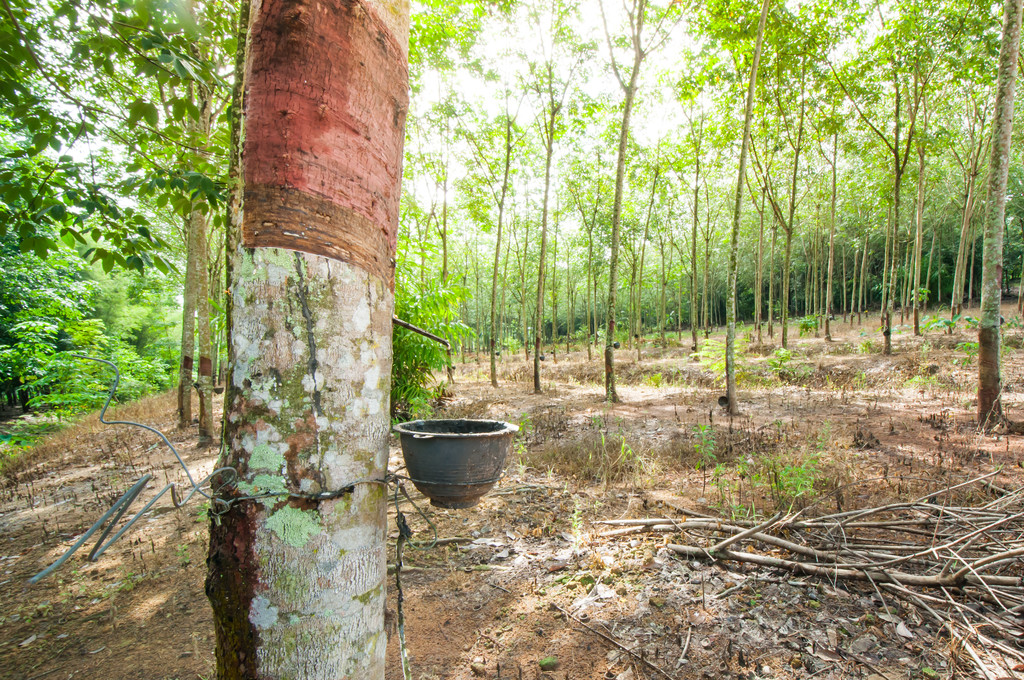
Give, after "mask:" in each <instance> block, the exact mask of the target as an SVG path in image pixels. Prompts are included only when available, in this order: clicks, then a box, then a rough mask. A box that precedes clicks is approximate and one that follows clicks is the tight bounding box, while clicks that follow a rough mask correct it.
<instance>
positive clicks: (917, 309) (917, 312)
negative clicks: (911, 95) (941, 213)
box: [911, 101, 929, 336]
mask: <svg viewBox="0 0 1024 680" xmlns="http://www.w3.org/2000/svg"><path fill="white" fill-rule="evenodd" d="M921 113H922V118H921V139H922V140H923V139H924V138H925V136H926V134H927V130H928V113H929V112H928V106H927V101H922V102H921ZM924 158H925V145H924V142H923V141H921V142H918V145H917V207H916V220H915V225H914V227H915V231H914V286H913V290H912V291H911V294H912V296H913V297H912V299H913V302H914V335H918V336H919V335H921V257H922V255H923V254H924V253H923V249H924V186H925V182H924ZM927 285H928V282H927V281H925V286H927Z"/></svg>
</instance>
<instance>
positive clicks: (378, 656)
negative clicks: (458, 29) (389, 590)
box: [206, 0, 409, 680]
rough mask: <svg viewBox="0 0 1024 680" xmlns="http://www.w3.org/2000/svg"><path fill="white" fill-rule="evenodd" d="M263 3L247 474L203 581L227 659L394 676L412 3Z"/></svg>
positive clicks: (240, 388)
mask: <svg viewBox="0 0 1024 680" xmlns="http://www.w3.org/2000/svg"><path fill="white" fill-rule="evenodd" d="M253 12H254V16H253V23H252V30H251V36H252V37H251V52H250V55H249V58H248V62H247V63H248V65H247V68H246V88H247V93H246V119H245V127H246V130H247V133H246V138H245V155H244V159H245V160H244V168H243V174H244V182H245V194H244V216H243V220H242V224H243V228H242V234H241V237H240V239H239V240H238V241H239V242H238V248H237V249H236V250H235V251H234V252H233V253H232V254H231V257H232V259H233V262H232V267H231V272H232V274H231V280H230V282H229V285H230V288H231V292H232V297H233V300H232V327H231V329H230V351H231V355H232V361H231V379H230V382H229V385H228V395H227V399H226V404H227V405H226V409H225V411H226V416H225V429H226V450H225V453H224V454H223V456H222V459H221V460H220V461H219V464H220V465H221V466H231V467H233V468H234V469H235V470H236V471H237V473H238V474H237V480H236V481H235V482H234V483H232V484H230V486H228V487H226V488H223V489H222V490H221V491H220V492H219V495H220V499H219V500H218V501H216V502H214V504H213V507H212V508H211V510H212V512H213V513H215V514H214V517H215V520H214V521H213V523H212V526H211V536H210V552H209V557H208V567H209V571H208V575H207V582H206V591H207V594H208V596H209V598H210V603H211V605H212V607H213V618H214V625H215V630H216V635H217V642H216V657H217V674H218V677H219V678H294V679H295V680H310V679H314V678H315V679H324V680H326V679H328V678H331V679H333V678H366V679H369V680H383V678H384V670H385V649H386V646H387V640H386V636H385V632H384V603H385V584H384V579H385V576H386V562H385V555H386V551H385V538H386V519H387V514H386V490H385V486H384V485H383V483H382V482H383V476H384V472H385V469H386V464H387V457H388V446H387V436H388V429H389V419H388V392H389V387H388V385H389V381H388V377H389V375H390V369H391V317H392V312H393V307H394V293H393V274H394V272H393V269H392V259H391V258H392V255H393V253H394V247H395V235H396V231H397V222H398V204H399V187H400V179H401V161H402V142H403V138H404V124H405V112H406V108H407V101H408V100H407V91H408V75H407V67H406V62H407V41H408V21H409V19H408V5H402V4H398V5H397V6H384V5H381V4H380V3H378V2H372V1H364V2H342V1H339V0H328V1H326V2H320V3H317V4H310V3H308V0H264V2H262V3H260V4H256V5H254V6H253ZM224 477H225V475H222V479H221V480H220V483H221V484H223V483H226V482H230V481H231V480H230V479H224ZM216 487H217V484H215V488H216ZM254 496H255V497H254ZM225 502H227V503H230V506H228V507H225V504H224V503H225Z"/></svg>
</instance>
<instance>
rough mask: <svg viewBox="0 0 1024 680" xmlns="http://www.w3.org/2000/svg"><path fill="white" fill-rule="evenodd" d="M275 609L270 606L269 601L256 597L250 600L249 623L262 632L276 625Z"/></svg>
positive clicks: (259, 596)
mask: <svg viewBox="0 0 1024 680" xmlns="http://www.w3.org/2000/svg"><path fill="white" fill-rule="evenodd" d="M277 620H278V617H277V607H275V606H274V605H272V604H270V600H268V599H267V598H265V597H263V596H261V595H257V596H255V597H254V598H252V604H250V605H249V622H250V623H252V625H254V626H256V627H257V628H259V629H261V630H263V629H267V628H271V627H273V626H276V625H277Z"/></svg>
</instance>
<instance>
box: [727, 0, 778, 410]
mask: <svg viewBox="0 0 1024 680" xmlns="http://www.w3.org/2000/svg"><path fill="white" fill-rule="evenodd" d="M768 2H769V0H764V2H762V3H761V19H760V21H759V22H758V24H757V41H756V42H755V43H754V63H753V65H752V66H751V67H750V83H749V84H748V85H747V109H746V112H745V113H744V115H743V142H742V143H741V145H740V169H739V173H738V174H739V176H738V178H737V179H736V202H735V203H734V204H733V210H732V234H731V237H730V242H729V291H728V302H727V303H726V307H725V326H726V330H725V385H726V396H727V397H728V399H729V414H730V415H738V414H739V412H740V407H739V400H738V399H737V398H736V270H737V268H738V264H737V252H738V251H739V240H740V217H741V215H742V212H743V183H744V181H745V180H746V173H747V151H748V150H749V148H750V119H751V118H752V117H753V112H754V88H755V87H756V86H757V67H758V65H759V64H760V62H761V42H762V40H763V38H764V24H765V21H766V20H767V18H768Z"/></svg>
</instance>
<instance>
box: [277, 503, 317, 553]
mask: <svg viewBox="0 0 1024 680" xmlns="http://www.w3.org/2000/svg"><path fill="white" fill-rule="evenodd" d="M267 528H268V529H269V530H270V531H272V532H274V533H275V534H276V535H277V536H278V538H280V539H281V540H282V541H284V542H285V543H287V544H288V545H290V546H292V547H294V548H301V547H302V546H304V545H306V543H307V542H308V541H309V539H311V538H312V537H313V536H316V535H317V534H319V533H320V532H321V531H323V527H322V526H321V525H320V516H319V513H317V512H316V511H314V510H299V509H298V508H293V507H291V506H290V505H286V506H284V507H283V508H281V509H279V510H277V511H276V512H275V513H274V514H272V515H271V516H270V517H268V518H267Z"/></svg>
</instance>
